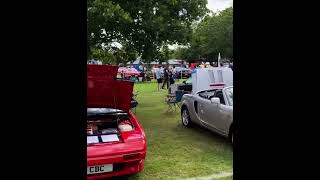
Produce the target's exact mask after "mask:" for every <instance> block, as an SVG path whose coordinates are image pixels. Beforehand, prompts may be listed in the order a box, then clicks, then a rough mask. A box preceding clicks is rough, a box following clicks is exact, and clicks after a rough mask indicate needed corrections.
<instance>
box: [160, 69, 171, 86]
mask: <svg viewBox="0 0 320 180" xmlns="http://www.w3.org/2000/svg"><path fill="white" fill-rule="evenodd" d="M165 84H167V89H169V69H168V66H166V67H165V68H164V70H163V84H162V87H161V88H162V89H164V86H165Z"/></svg>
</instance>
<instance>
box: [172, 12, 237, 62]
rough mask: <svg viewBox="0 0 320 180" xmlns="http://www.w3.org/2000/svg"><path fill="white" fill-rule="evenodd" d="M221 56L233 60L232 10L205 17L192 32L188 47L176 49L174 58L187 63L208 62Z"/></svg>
mask: <svg viewBox="0 0 320 180" xmlns="http://www.w3.org/2000/svg"><path fill="white" fill-rule="evenodd" d="M219 53H221V56H223V57H228V58H231V59H232V58H233V8H232V7H230V8H227V9H225V10H224V11H222V12H220V13H219V14H213V15H211V16H206V17H205V18H204V19H203V20H202V21H201V22H200V23H199V24H198V25H197V26H195V28H194V30H193V32H192V38H191V41H190V43H189V44H188V47H182V48H178V49H176V51H175V53H174V56H175V58H179V59H186V60H189V61H192V60H195V59H199V58H205V59H207V60H209V61H211V60H214V59H216V58H217V56H218V54H219Z"/></svg>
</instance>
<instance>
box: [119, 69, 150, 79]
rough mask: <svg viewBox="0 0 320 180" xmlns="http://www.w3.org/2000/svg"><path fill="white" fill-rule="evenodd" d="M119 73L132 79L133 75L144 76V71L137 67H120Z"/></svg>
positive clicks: (125, 77)
mask: <svg viewBox="0 0 320 180" xmlns="http://www.w3.org/2000/svg"><path fill="white" fill-rule="evenodd" d="M118 74H119V75H121V76H123V78H124V79H130V78H131V77H133V76H135V77H144V73H143V72H140V71H138V70H137V69H135V68H126V67H120V68H119V69H118Z"/></svg>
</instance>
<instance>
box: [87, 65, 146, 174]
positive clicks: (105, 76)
mask: <svg viewBox="0 0 320 180" xmlns="http://www.w3.org/2000/svg"><path fill="white" fill-rule="evenodd" d="M117 70H118V67H117V66H109V65H87V76H88V77H87V179H89V180H93V179H105V178H110V177H114V176H123V175H128V174H135V173H138V172H140V171H142V170H143V168H144V160H145V157H146V137H145V133H144V130H143V128H142V126H141V125H140V123H139V121H138V119H137V118H136V117H135V115H134V114H133V113H132V112H131V111H130V109H131V108H132V107H133V106H135V105H134V104H132V90H133V83H132V82H130V81H119V80H116V79H115V77H116V75H117Z"/></svg>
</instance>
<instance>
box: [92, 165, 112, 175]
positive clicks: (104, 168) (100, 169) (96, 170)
mask: <svg viewBox="0 0 320 180" xmlns="http://www.w3.org/2000/svg"><path fill="white" fill-rule="evenodd" d="M112 171H113V165H112V164H102V165H97V166H88V167H87V174H100V173H106V172H112Z"/></svg>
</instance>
